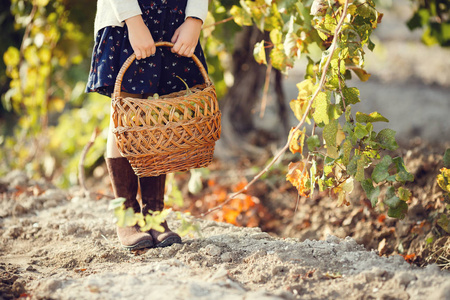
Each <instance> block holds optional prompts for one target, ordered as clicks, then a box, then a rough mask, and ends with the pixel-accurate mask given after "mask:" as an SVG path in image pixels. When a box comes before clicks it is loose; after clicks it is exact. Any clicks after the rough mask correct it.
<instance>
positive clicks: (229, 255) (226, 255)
mask: <svg viewBox="0 0 450 300" xmlns="http://www.w3.org/2000/svg"><path fill="white" fill-rule="evenodd" d="M220 259H221V260H222V262H232V261H233V255H232V253H231V252H225V253H223V254H222V255H221V256H220Z"/></svg>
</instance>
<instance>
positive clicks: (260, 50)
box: [253, 41, 267, 65]
mask: <svg viewBox="0 0 450 300" xmlns="http://www.w3.org/2000/svg"><path fill="white" fill-rule="evenodd" d="M253 57H254V58H255V60H256V62H257V63H258V64H264V65H267V59H266V49H265V48H264V41H261V42H259V43H256V44H255V48H254V49H253Z"/></svg>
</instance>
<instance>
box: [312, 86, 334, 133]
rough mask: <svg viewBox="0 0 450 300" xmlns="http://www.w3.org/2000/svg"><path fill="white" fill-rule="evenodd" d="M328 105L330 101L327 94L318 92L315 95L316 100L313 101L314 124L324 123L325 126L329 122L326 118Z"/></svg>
mask: <svg viewBox="0 0 450 300" xmlns="http://www.w3.org/2000/svg"><path fill="white" fill-rule="evenodd" d="M329 105H330V101H329V99H328V94H327V93H324V92H320V93H318V94H317V97H316V99H314V102H313V107H314V113H313V117H314V120H315V121H316V123H318V124H319V123H324V124H325V125H326V124H328V123H329V122H330V119H329V117H328V106H329Z"/></svg>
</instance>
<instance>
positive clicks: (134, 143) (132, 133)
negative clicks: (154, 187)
mask: <svg viewBox="0 0 450 300" xmlns="http://www.w3.org/2000/svg"><path fill="white" fill-rule="evenodd" d="M156 46H157V47H160V46H165V47H172V46H173V44H172V43H168V42H158V43H156ZM134 59H135V55H134V54H132V55H131V56H130V57H129V58H128V59H127V60H126V61H125V63H124V64H123V66H122V68H121V69H120V71H119V74H118V75H117V79H116V82H115V86H114V93H113V97H112V107H113V115H112V119H113V121H114V129H113V132H114V134H115V136H116V143H117V146H118V148H119V151H120V153H121V154H122V156H124V157H126V158H127V159H128V160H129V162H130V164H131V166H132V167H133V169H134V171H135V173H136V175H138V176H140V177H149V176H157V175H160V174H166V173H172V172H181V171H187V170H189V169H194V168H202V167H205V166H207V165H208V164H209V163H210V162H211V160H212V157H213V153H214V145H215V142H216V141H217V140H218V139H219V138H220V130H221V125H220V117H221V114H220V111H219V104H218V102H217V96H216V91H215V88H214V85H213V84H212V83H211V80H210V79H209V77H208V74H207V72H206V70H205V68H204V67H203V65H202V63H201V62H200V60H199V59H198V58H197V57H196V56H193V57H192V59H193V60H194V62H195V64H196V65H197V66H198V68H199V69H200V72H201V74H202V76H203V78H204V80H205V83H204V84H201V85H196V86H195V87H192V88H190V89H189V90H190V91H191V92H192V93H189V91H188V90H184V91H180V92H176V93H172V94H168V95H164V96H160V98H159V99H151V100H147V99H140V98H139V99H138V98H132V97H122V96H121V94H120V90H121V86H122V79H123V75H124V73H125V72H126V70H127V69H128V67H129V66H130V65H131V63H132V62H133V61H134Z"/></svg>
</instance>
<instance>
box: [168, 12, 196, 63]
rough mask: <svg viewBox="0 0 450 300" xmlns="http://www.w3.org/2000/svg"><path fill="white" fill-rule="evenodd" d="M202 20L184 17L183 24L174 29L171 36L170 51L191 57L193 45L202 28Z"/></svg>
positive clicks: (194, 45)
mask: <svg viewBox="0 0 450 300" xmlns="http://www.w3.org/2000/svg"><path fill="white" fill-rule="evenodd" d="M202 24H203V22H202V20H200V19H195V18H190V17H188V18H186V20H185V21H184V23H183V24H181V26H180V27H178V28H177V30H175V33H174V34H173V37H172V43H174V45H173V47H172V52H173V53H176V54H178V55H181V56H187V57H191V56H192V55H193V54H194V51H195V47H196V46H197V43H198V38H199V37H200V31H201V30H202Z"/></svg>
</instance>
